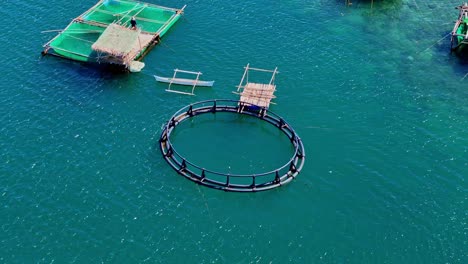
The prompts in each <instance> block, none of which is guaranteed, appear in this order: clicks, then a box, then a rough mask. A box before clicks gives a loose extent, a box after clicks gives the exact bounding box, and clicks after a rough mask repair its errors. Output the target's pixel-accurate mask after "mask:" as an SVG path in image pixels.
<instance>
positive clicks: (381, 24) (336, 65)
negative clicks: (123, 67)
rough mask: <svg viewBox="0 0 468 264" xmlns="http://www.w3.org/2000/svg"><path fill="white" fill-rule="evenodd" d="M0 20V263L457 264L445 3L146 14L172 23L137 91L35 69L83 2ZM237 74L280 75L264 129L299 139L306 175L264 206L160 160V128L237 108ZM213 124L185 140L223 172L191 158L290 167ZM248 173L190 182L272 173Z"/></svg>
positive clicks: (466, 112)
mask: <svg viewBox="0 0 468 264" xmlns="http://www.w3.org/2000/svg"><path fill="white" fill-rule="evenodd" d="M3 3H4V4H3V6H2V7H3V8H2V9H0V17H1V18H2V21H3V22H4V23H3V25H4V30H3V34H2V35H1V36H0V46H1V47H2V49H1V51H0V52H1V54H2V57H3V67H2V74H1V75H0V83H2V89H0V112H1V113H2V115H1V116H0V121H1V124H2V126H1V128H0V131H1V133H0V164H1V166H0V175H1V177H0V215H1V216H2V217H1V218H0V227H1V232H0V245H1V246H0V262H3V263H95V262H103V263H142V262H146V263H157V262H162V263H181V262H190V263H252V262H258V263H270V262H272V263H288V262H289V263H316V262H323V263H467V262H468V254H467V250H466V248H468V245H467V241H468V239H467V238H468V236H467V232H468V227H467V219H468V205H467V202H468V201H467V200H468V193H467V189H468V185H467V183H466V178H467V175H468V154H467V152H468V89H467V82H468V77H466V74H467V73H468V67H467V65H466V64H465V63H463V62H461V61H460V60H459V59H458V58H457V57H456V56H454V55H453V54H450V53H449V47H450V38H449V37H448V36H447V34H448V33H449V32H450V31H451V29H452V26H453V24H452V23H453V21H454V20H455V19H456V16H457V13H456V12H457V11H456V10H455V9H454V6H456V5H459V4H460V2H459V1H436V0H428V1H420V0H401V1H384V2H383V3H377V1H375V3H374V4H373V8H372V9H371V8H370V3H369V1H367V2H365V1H357V0H354V1H353V5H352V6H351V7H349V8H346V7H345V6H344V1H319V0H316V1H298V0H295V1H263V0H261V1H250V0H246V1H237V2H229V1H216V0H213V1H191V0H187V1H168V0H167V1H158V2H154V3H157V4H161V5H166V6H172V7H181V6H183V5H184V4H187V8H186V12H185V15H184V17H183V18H182V19H181V20H180V21H179V22H178V23H177V25H176V26H175V27H174V28H173V29H172V30H171V31H170V32H169V33H168V34H167V35H166V36H165V38H164V39H163V42H162V43H161V45H159V46H157V47H156V48H155V49H154V50H153V51H152V52H151V53H150V54H149V55H148V56H147V57H146V58H145V60H144V62H145V63H146V67H145V69H144V70H143V72H141V73H139V74H113V73H109V72H105V71H100V70H97V69H94V68H92V67H88V66H85V65H82V64H79V63H75V62H71V61H65V60H60V59H56V58H52V57H44V58H41V57H40V51H41V46H42V44H44V43H45V42H47V41H48V40H49V39H50V38H52V37H53V36H54V34H53V33H52V34H50V33H49V34H41V33H40V32H41V31H44V30H50V29H61V28H63V27H65V26H66V25H67V24H68V23H69V22H70V20H71V19H72V18H74V17H76V16H78V15H79V14H80V13H82V12H84V11H85V10H86V9H88V8H89V7H90V6H92V5H93V4H94V3H95V1H94V0H84V1H80V2H78V1H74V2H73V1H72V2H69V1H57V0H51V1H47V2H44V1H37V0H27V1H11V0H5V1H3ZM247 63H251V65H252V66H253V67H260V68H273V67H275V66H278V68H279V70H280V74H279V75H278V76H277V80H276V84H277V88H278V91H277V93H276V95H277V96H278V98H276V99H275V102H276V105H273V106H272V107H271V110H272V111H274V112H275V113H278V114H280V115H281V116H283V117H284V118H285V119H286V120H287V121H288V122H289V123H290V124H291V125H292V126H293V127H294V129H295V130H296V132H297V133H298V134H299V135H300V136H301V138H302V140H303V142H304V144H305V147H306V153H307V158H306V163H305V166H304V169H303V171H302V172H301V174H300V175H299V176H298V178H297V179H296V180H295V181H293V182H292V183H290V184H288V185H287V186H284V187H281V188H279V189H275V190H272V191H268V192H261V193H252V194H238V193H226V192H222V191H217V190H212V189H208V188H205V187H202V186H198V185H196V184H194V183H192V182H190V181H188V180H186V179H184V178H183V177H181V176H179V175H177V174H176V173H175V172H174V171H173V170H172V169H171V168H170V167H169V166H168V165H167V164H166V163H165V161H164V160H163V159H162V158H161V155H160V152H159V149H158V146H157V143H158V137H159V134H160V132H161V127H162V125H163V124H164V123H165V122H166V121H167V120H168V119H169V117H170V116H171V115H172V114H173V113H174V112H175V111H177V110H178V109H179V108H181V107H183V106H185V105H187V104H189V103H191V102H196V101H200V100H207V99H213V98H226V99H236V95H235V94H233V93H232V91H234V90H235V89H236V87H235V86H236V85H238V83H239V80H240V77H241V76H242V73H243V68H242V67H243V66H245V65H246V64H247ZM174 68H179V69H186V70H195V71H202V72H203V79H206V80H212V79H213V80H215V81H216V83H215V86H214V87H213V88H200V89H197V91H196V93H197V95H196V96H194V97H189V96H183V95H177V94H172V93H167V92H165V91H164V89H165V88H166V85H164V84H160V83H156V82H155V81H154V79H153V77H152V74H160V75H170V74H171V73H172V70H173V69H174ZM465 77H466V78H465ZM219 119H222V120H221V121H223V122H219V123H218V122H212V121H210V122H206V123H203V122H200V121H196V122H195V124H198V123H200V124H202V125H203V126H201V127H200V126H197V127H195V126H193V127H192V128H193V129H192V130H191V127H190V126H189V125H187V126H186V127H185V130H181V131H180V132H179V134H178V138H179V139H180V140H179V143H184V142H188V143H190V140H187V138H185V139H184V135H185V136H187V135H189V136H193V138H194V141H195V142H196V143H193V145H192V147H190V146H187V145H185V144H181V145H183V147H182V146H181V148H184V151H186V153H187V155H191V156H194V158H196V159H200V157H199V156H197V151H199V152H200V155H202V154H207V156H210V157H213V158H212V159H214V158H217V157H218V156H216V154H215V153H213V149H215V146H213V145H208V146H209V147H207V148H198V146H199V143H200V142H203V140H208V139H207V137H206V135H205V132H206V133H208V132H209V133H213V134H212V135H213V137H215V136H219V137H218V138H215V139H213V140H214V141H215V142H216V144H219V145H220V146H225V144H228V143H229V144H232V141H229V139H233V140H237V141H239V145H234V146H235V149H245V148H251V149H256V151H257V152H254V153H250V152H248V153H247V154H255V153H260V154H261V153H263V152H260V150H262V149H265V150H266V151H268V150H269V151H270V152H268V153H272V152H273V151H274V150H281V149H283V150H285V151H289V148H288V147H289V146H283V145H282V144H281V145H280V144H278V142H284V138H283V136H282V135H278V141H276V137H275V136H274V133H275V132H274V130H273V131H271V130H268V129H266V130H265V129H262V127H261V126H260V127H259V126H255V125H254V124H253V125H252V126H255V127H254V128H253V129H254V130H255V131H258V133H255V135H254V136H251V137H249V140H245V141H242V140H240V139H239V138H238V137H237V135H239V133H238V132H242V133H247V131H246V130H248V127H246V126H240V127H239V126H238V125H236V126H231V124H230V123H229V122H226V120H227V119H226V118H223V117H220V118H219ZM201 121H203V120H201ZM197 122H198V123H197ZM209 123H215V124H213V126H214V127H216V130H220V131H221V132H222V133H218V134H217V133H215V132H214V131H213V128H211V127H210V126H209ZM262 131H263V132H262ZM230 132H231V133H232V134H230ZM250 132H251V131H249V133H250ZM260 133H263V134H262V135H258V134H260ZM247 134H248V133H247ZM197 136H198V138H197ZM236 137H237V139H236ZM256 137H258V138H256ZM223 139H226V142H225V143H223ZM269 140H270V141H269ZM196 147H197V148H196ZM236 151H237V150H236ZM247 154H246V155H244V156H242V155H239V157H238V158H237V159H236V156H233V155H228V154H226V153H223V154H220V156H219V158H220V159H219V161H218V162H216V161H215V162H214V161H213V160H212V159H210V160H209V161H205V160H203V159H200V162H208V163H210V164H214V165H216V164H218V165H219V166H220V167H223V166H224V167H226V166H230V165H232V166H235V168H239V169H243V168H245V167H244V166H252V164H253V165H255V164H261V166H264V167H265V169H267V168H268V166H272V165H274V164H273V163H276V162H281V161H282V160H283V156H282V155H283V154H281V155H265V157H264V159H261V160H256V158H257V157H258V156H262V155H247ZM286 156H287V155H286ZM221 157H229V159H230V160H229V162H228V163H227V162H226V159H225V158H222V159H221ZM244 164H245V165H244ZM249 168H250V167H249Z"/></svg>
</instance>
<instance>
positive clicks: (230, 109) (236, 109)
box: [159, 100, 305, 192]
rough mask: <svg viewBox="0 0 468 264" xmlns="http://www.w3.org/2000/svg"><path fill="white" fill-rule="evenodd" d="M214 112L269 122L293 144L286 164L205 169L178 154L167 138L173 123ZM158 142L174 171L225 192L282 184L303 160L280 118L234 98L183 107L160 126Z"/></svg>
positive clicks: (298, 145) (297, 140)
mask: <svg viewBox="0 0 468 264" xmlns="http://www.w3.org/2000/svg"><path fill="white" fill-rule="evenodd" d="M218 112H224V113H233V114H237V115H248V116H252V117H256V118H258V119H259V120H261V121H265V122H268V123H270V124H272V125H273V126H274V127H276V128H278V129H279V130H281V131H282V132H283V133H284V134H285V135H286V136H287V137H288V138H289V140H290V142H291V144H292V146H293V155H292V157H291V158H290V159H289V160H288V161H287V162H286V164H282V165H281V166H280V167H278V168H277V169H274V170H271V171H267V172H259V173H257V174H231V173H223V172H216V171H212V170H208V169H205V168H203V167H201V166H198V165H196V164H194V163H192V162H191V161H189V160H187V159H186V158H185V157H183V156H182V155H180V154H179V153H178V152H177V150H176V149H175V148H174V146H173V145H172V143H171V139H170V137H171V133H172V132H173V131H174V129H175V128H176V127H177V125H179V124H180V123H181V122H183V121H185V120H188V119H190V118H193V117H195V116H197V115H202V114H216V113H218ZM159 145H160V148H161V152H162V154H163V157H164V159H165V160H166V161H167V163H169V165H170V166H171V167H172V168H174V170H176V171H177V173H179V174H181V175H182V176H184V177H186V178H188V179H189V180H192V181H194V182H196V183H198V184H202V185H205V186H208V187H211V188H215V189H220V190H225V191H235V192H255V191H264V190H269V189H273V188H276V187H279V186H282V185H284V184H286V183H289V182H290V181H291V180H292V179H294V178H295V177H296V176H297V175H298V174H299V172H300V171H301V169H302V167H303V166H304V161H305V151H304V145H303V144H302V141H301V139H300V138H299V136H298V135H297V134H296V132H295V131H294V129H293V128H292V127H291V126H290V125H289V124H288V123H287V122H286V121H285V120H284V119H283V118H281V117H280V116H278V115H277V114H275V113H273V112H271V111H269V110H268V109H265V108H261V107H258V106H255V105H250V104H247V103H244V102H240V101H235V100H208V101H201V102H197V103H194V104H191V105H188V106H185V107H183V108H182V109H180V110H179V111H177V112H176V113H175V114H174V115H173V116H172V117H171V118H170V120H169V122H168V123H167V124H166V125H165V126H164V129H163V131H162V133H161V137H160V139H159Z"/></svg>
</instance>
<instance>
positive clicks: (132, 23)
mask: <svg viewBox="0 0 468 264" xmlns="http://www.w3.org/2000/svg"><path fill="white" fill-rule="evenodd" d="M130 25H131V26H132V27H131V29H136V28H137V27H136V25H137V22H136V20H135V17H134V16H133V17H132V20H130Z"/></svg>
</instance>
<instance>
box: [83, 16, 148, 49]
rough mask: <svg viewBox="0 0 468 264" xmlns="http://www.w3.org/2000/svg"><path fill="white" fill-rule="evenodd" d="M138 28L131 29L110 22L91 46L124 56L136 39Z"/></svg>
mask: <svg viewBox="0 0 468 264" xmlns="http://www.w3.org/2000/svg"><path fill="white" fill-rule="evenodd" d="M139 35H140V30H133V29H129V28H126V27H124V26H121V25H118V24H114V23H113V24H110V25H109V26H108V27H107V28H106V29H105V30H104V32H103V33H102V34H101V36H99V38H98V39H97V40H96V42H94V44H93V45H92V46H91V48H92V49H93V50H95V51H100V52H106V53H109V54H111V55H114V56H125V55H127V54H128V53H129V52H130V51H132V48H133V47H134V46H135V43H136V42H137V41H138V36H139Z"/></svg>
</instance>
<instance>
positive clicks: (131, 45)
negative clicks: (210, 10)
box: [43, 0, 185, 65]
mask: <svg viewBox="0 0 468 264" xmlns="http://www.w3.org/2000/svg"><path fill="white" fill-rule="evenodd" d="M184 8H185V6H184V7H183V8H181V9H176V8H170V7H163V6H158V5H154V4H149V3H144V2H138V1H128V0H101V1H99V2H98V3H96V4H95V5H94V6H93V7H91V8H90V9H88V10H87V11H86V12H84V13H83V14H82V15H80V16H79V17H77V18H75V19H73V21H72V22H71V23H70V24H69V25H68V26H67V27H66V28H65V29H64V30H62V31H60V32H59V34H58V35H57V36H55V37H54V38H53V39H51V40H50V41H49V42H47V43H46V44H45V45H44V51H43V54H52V55H57V56H60V57H65V58H68V59H72V60H77V61H84V62H100V63H106V62H107V63H122V64H123V65H127V64H129V63H130V62H131V61H133V60H141V59H142V58H143V56H144V55H145V54H146V52H147V51H148V50H149V49H148V48H149V47H151V46H153V45H155V44H157V43H158V41H159V39H160V38H161V37H162V36H163V35H164V34H165V33H166V32H167V31H168V30H169V29H170V28H171V27H172V26H173V25H174V24H175V23H176V22H177V21H178V19H179V18H180V15H181V14H182V12H183V9H184ZM132 20H133V22H134V24H136V27H132ZM109 27H110V28H111V29H110V30H109V29H108V28H109ZM117 28H122V29H123V30H120V32H122V33H125V35H126V36H128V37H129V38H128V40H129V41H128V42H126V45H125V49H123V48H122V47H121V46H122V45H118V44H119V40H118V39H115V38H114V39H110V38H109V36H106V35H109V34H110V33H112V32H114V33H115V32H116V30H115V29H117ZM125 29H128V30H125ZM132 29H134V30H135V31H133V32H132V31H130V30H132ZM105 32H106V33H105ZM103 34H104V37H102V35H103ZM125 40H127V39H125ZM96 42H97V44H96ZM104 42H106V45H107V46H106V48H102V47H103V46H102V44H103V43H104ZM112 43H115V47H113V44H112ZM93 45H94V47H101V49H93ZM106 50H107V51H117V50H118V51H120V53H119V54H118V55H119V57H120V58H122V57H125V60H121V59H120V60H116V59H115V58H111V57H112V56H114V55H116V54H112V52H110V53H109V54H105V53H106V52H105V51H106ZM106 58H108V59H106Z"/></svg>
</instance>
